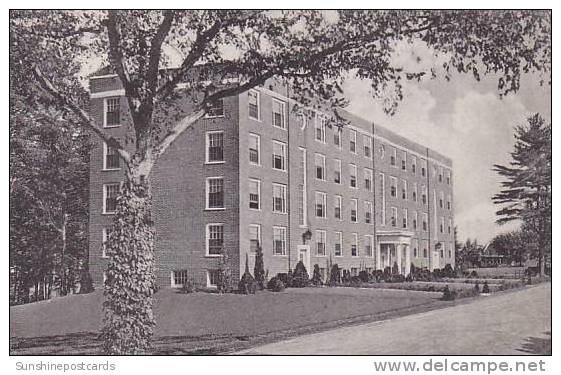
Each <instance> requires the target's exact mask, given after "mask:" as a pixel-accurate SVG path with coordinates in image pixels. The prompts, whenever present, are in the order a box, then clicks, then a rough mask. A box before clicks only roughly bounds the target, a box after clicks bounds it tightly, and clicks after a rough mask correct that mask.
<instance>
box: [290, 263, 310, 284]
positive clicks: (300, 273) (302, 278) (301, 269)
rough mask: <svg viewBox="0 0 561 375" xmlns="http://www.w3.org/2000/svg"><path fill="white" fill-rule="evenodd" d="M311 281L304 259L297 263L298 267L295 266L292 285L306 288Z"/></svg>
mask: <svg viewBox="0 0 561 375" xmlns="http://www.w3.org/2000/svg"><path fill="white" fill-rule="evenodd" d="M309 283H310V277H309V276H308V271H307V270H306V266H304V263H303V262H302V261H299V262H298V263H296V268H294V273H293V274H292V287H294V288H304V287H306V286H308V285H309Z"/></svg>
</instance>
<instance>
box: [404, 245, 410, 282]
mask: <svg viewBox="0 0 561 375" xmlns="http://www.w3.org/2000/svg"><path fill="white" fill-rule="evenodd" d="M403 247H404V248H405V276H407V275H409V272H411V246H409V245H403Z"/></svg>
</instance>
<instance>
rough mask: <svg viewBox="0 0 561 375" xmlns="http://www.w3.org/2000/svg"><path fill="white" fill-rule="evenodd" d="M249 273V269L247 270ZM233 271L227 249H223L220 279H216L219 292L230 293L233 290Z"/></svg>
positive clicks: (219, 270)
mask: <svg viewBox="0 0 561 375" xmlns="http://www.w3.org/2000/svg"><path fill="white" fill-rule="evenodd" d="M245 268H246V270H248V267H247V253H246V254H245ZM247 272H248V273H249V270H248V271H247ZM231 277H232V271H231V270H230V265H229V264H228V253H227V251H226V249H222V254H221V256H220V262H219V264H218V279H217V280H216V290H217V291H218V293H221V294H222V293H228V292H231V291H232V280H231Z"/></svg>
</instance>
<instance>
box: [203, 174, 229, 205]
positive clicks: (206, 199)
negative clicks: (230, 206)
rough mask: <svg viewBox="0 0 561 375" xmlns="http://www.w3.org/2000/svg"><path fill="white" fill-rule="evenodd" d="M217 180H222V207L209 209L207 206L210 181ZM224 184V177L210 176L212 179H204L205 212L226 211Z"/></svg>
mask: <svg viewBox="0 0 561 375" xmlns="http://www.w3.org/2000/svg"><path fill="white" fill-rule="evenodd" d="M217 179H222V194H223V198H222V205H223V207H210V206H209V200H210V199H209V198H210V195H209V192H210V189H209V188H210V184H209V182H210V180H217ZM225 191H226V184H225V180H224V176H212V177H207V178H206V182H205V210H207V211H223V210H225V209H226V194H225Z"/></svg>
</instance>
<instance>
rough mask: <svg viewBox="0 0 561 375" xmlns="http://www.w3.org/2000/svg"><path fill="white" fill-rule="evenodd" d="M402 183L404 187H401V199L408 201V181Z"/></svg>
mask: <svg viewBox="0 0 561 375" xmlns="http://www.w3.org/2000/svg"><path fill="white" fill-rule="evenodd" d="M401 182H402V185H401V199H403V200H407V181H406V180H402V181H401Z"/></svg>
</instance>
